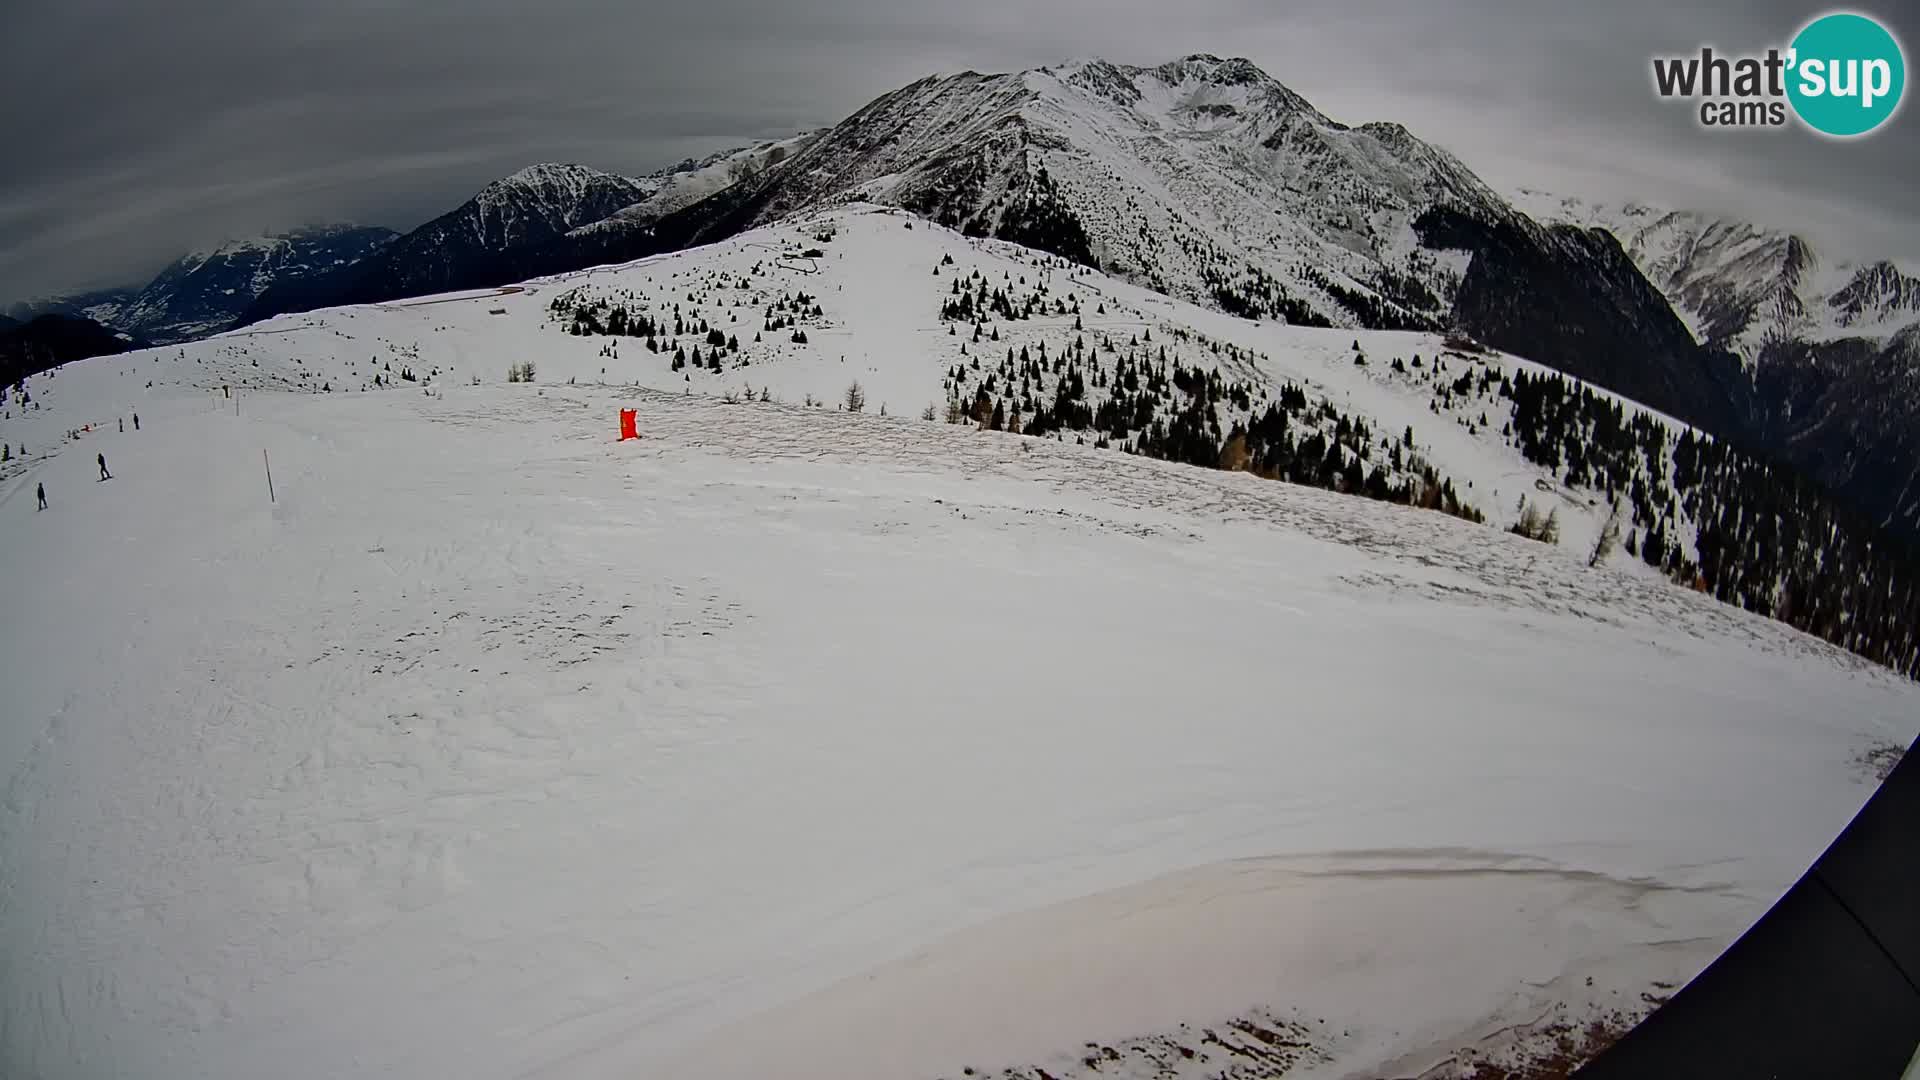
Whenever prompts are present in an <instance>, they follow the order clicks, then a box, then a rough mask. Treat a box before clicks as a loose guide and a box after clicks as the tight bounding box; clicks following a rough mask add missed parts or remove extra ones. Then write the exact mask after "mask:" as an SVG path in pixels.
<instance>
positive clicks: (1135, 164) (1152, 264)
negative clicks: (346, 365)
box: [66, 54, 1920, 537]
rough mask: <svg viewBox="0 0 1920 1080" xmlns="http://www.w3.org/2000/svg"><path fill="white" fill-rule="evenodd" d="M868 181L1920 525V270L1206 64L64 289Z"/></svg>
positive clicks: (360, 292) (886, 192)
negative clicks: (1371, 338) (1737, 452)
mask: <svg viewBox="0 0 1920 1080" xmlns="http://www.w3.org/2000/svg"><path fill="white" fill-rule="evenodd" d="M852 199H865V200H871V201H877V202H881V203H886V204H891V205H895V206H899V207H902V208H905V209H907V210H910V211H913V212H914V213H917V214H920V215H922V216H924V217H926V218H929V219H932V220H935V221H938V222H941V223H943V224H947V225H950V226H952V227H955V228H958V229H961V230H963V231H965V232H967V233H970V234H973V235H986V236H993V237H997V238H1001V239H1006V240H1011V241H1014V242H1017V243H1020V244H1023V245H1026V246H1029V247H1033V248H1037V249H1041V250H1044V251H1047V252H1049V253H1052V254H1055V255H1059V256H1062V257H1065V258H1068V259H1071V260H1073V261H1076V262H1079V263H1082V264H1085V265H1088V266H1091V267H1097V268H1100V269H1102V270H1104V271H1106V272H1108V273H1112V274H1115V275H1117V276H1121V277H1125V278H1128V279H1131V280H1133V281H1135V282H1138V283H1140V284H1144V285H1147V286H1149V287H1151V288H1153V289H1155V290H1158V291H1160V292H1163V293H1166V294H1168V295H1171V296H1175V297H1179V298H1183V299H1189V300H1197V301H1199V302H1202V303H1205V304H1209V305H1212V306H1215V307H1218V308H1220V309H1222V310H1225V311H1227V312H1231V313H1234V314H1237V315H1241V316H1244V317H1248V318H1256V319H1273V320H1284V321H1287V322H1292V323H1302V324H1312V325H1321V326H1340V327H1356V328H1362V327H1363V328H1369V329H1419V330H1441V331H1449V332H1454V333H1458V334H1462V335H1466V336H1470V337H1473V338H1475V339H1478V340H1480V341H1482V342H1484V343H1486V344H1488V345H1492V346H1495V347H1497V348H1500V349H1504V350H1506V351H1509V352H1512V353H1515V354H1518V355H1520V356H1524V357H1527V358H1530V359H1533V360H1536V361H1538V362H1541V363H1545V364H1548V365H1550V366H1553V367H1555V368H1558V369H1560V370H1563V371H1566V372H1567V373H1569V374H1572V375H1575V376H1578V377H1580V378H1582V379H1585V380H1587V381H1590V382H1593V383H1596V384H1599V385H1601V386H1605V387H1607V388H1609V389H1612V390H1615V391H1617V392H1619V393H1622V394H1624V395H1626V396H1628V397H1631V398H1633V399H1636V400H1638V401H1641V402H1643V403H1645V404H1647V405H1649V406H1651V407H1653V408H1656V409H1659V410H1661V411H1663V412H1666V413H1668V414H1670V415H1673V416H1675V417H1678V418H1680V419H1682V420H1685V421H1687V422H1689V423H1691V424H1694V425H1696V426H1698V427H1700V428H1702V429H1703V430H1706V431H1708V432H1710V433H1713V434H1715V435H1717V436H1719V437H1721V438H1725V439H1729V440H1733V441H1736V442H1739V443H1741V444H1742V445H1745V446H1749V447H1751V448H1754V449H1757V450H1760V451H1763V452H1766V453H1769V454H1772V455H1775V456H1778V457H1780V458H1783V459H1784V460H1787V461H1789V462H1791V463H1794V464H1796V465H1798V466H1800V467H1802V468H1803V469H1805V470H1807V471H1809V472H1810V473H1812V474H1813V475H1815V476H1816V477H1817V478H1819V479H1820V480H1821V481H1822V482H1823V483H1825V484H1826V485H1828V486H1829V487H1830V488H1831V489H1832V490H1835V491H1837V492H1839V493H1841V494H1842V495H1843V496H1844V497H1845V498H1846V499H1847V500H1848V501H1850V502H1851V503H1852V504H1853V505H1855V506H1856V507H1858V508H1859V509H1860V510H1862V511H1864V512H1865V513H1867V514H1868V515H1870V516H1871V517H1872V518H1873V519H1874V520H1875V521H1877V522H1879V523H1881V524H1883V525H1886V526H1890V527H1893V528H1895V529H1897V530H1899V531H1900V532H1902V533H1904V534H1906V535H1908V536H1909V537H1920V445H1916V439H1920V434H1916V433H1920V404H1916V403H1917V402H1920V394H1916V393H1915V392H1914V391H1915V389H1920V387H1916V386H1915V379H1916V375H1915V373H1916V371H1920V362H1916V356H1917V355H1920V354H1917V353H1916V347H1917V346H1920V331H1916V330H1915V329H1914V326H1915V324H1916V322H1920V279H1917V278H1916V277H1914V276H1912V275H1910V274H1908V273H1907V272H1906V271H1904V270H1902V269H1901V268H1900V267H1899V266H1897V265H1895V264H1893V263H1890V262H1870V263H1863V264H1858V265H1852V264H1847V263H1842V262H1829V261H1826V260H1823V259H1822V258H1821V257H1820V256H1819V255H1817V254H1816V253H1815V252H1814V251H1813V249H1812V247H1811V245H1809V244H1808V243H1807V242H1806V241H1804V240H1803V239H1801V238H1799V237H1797V236H1794V235H1792V234H1791V233H1787V232H1783V231H1779V230H1772V229H1768V228H1764V227H1761V226H1757V225H1753V224H1749V223H1743V222H1738V221H1730V220H1726V219H1719V218H1712V217H1708V216H1704V215H1698V214H1690V213H1685V212H1676V211H1667V210H1659V209H1655V208H1650V207H1645V206H1620V207H1604V206H1598V205H1595V204H1588V203H1582V202H1579V201H1576V200H1566V199H1557V198H1554V197H1551V196H1543V195H1540V194H1538V193H1533V192H1523V193H1519V194H1518V195H1516V196H1515V197H1512V198H1509V197H1507V196H1505V195H1502V194H1501V193H1499V192H1496V191H1495V190H1493V189H1492V188H1491V187H1489V186H1488V185H1487V184H1485V183H1484V182H1482V181H1481V180H1480V179H1479V178H1478V177H1477V176H1475V175H1474V173H1473V172H1472V171H1471V170H1470V169H1469V168H1468V167H1467V166H1466V165H1464V164H1463V163H1461V162H1460V161H1459V160H1458V159H1456V158H1455V157H1453V156H1452V155H1451V154H1449V153H1447V152H1446V151H1445V150H1442V149H1440V148H1438V147H1435V146H1432V145H1430V144H1428V143H1425V142H1423V141H1421V140H1420V139H1418V138H1416V137H1415V136H1413V135H1412V134H1411V133H1409V132H1408V131H1407V130H1406V129H1405V128H1403V127H1401V126H1399V125H1397V124H1392V123H1368V124H1362V125H1359V126H1350V125H1347V124H1344V123H1340V122H1338V121H1335V120H1333V119H1331V118H1329V117H1328V116H1326V115H1325V114H1323V113H1321V112H1320V111H1319V110H1318V109H1316V108H1315V107H1314V106H1313V105H1312V104H1310V103H1309V102H1307V101H1306V100H1305V99H1303V98H1302V97H1300V96H1299V95H1298V94H1296V93H1294V92H1293V91H1292V90H1290V89H1288V88H1287V87H1286V86H1284V85H1282V84H1281V83H1279V82H1277V81H1276V80H1274V79H1272V78H1271V77H1269V76H1268V75H1267V74H1266V73H1264V72H1262V71H1261V70H1260V69H1259V68H1257V67H1255V66H1254V65H1253V64H1251V63H1249V62H1248V61H1246V60H1241V59H1221V58H1219V57H1215V56H1210V55H1204V54H1200V55H1194V56H1189V57H1185V58H1183V59H1180V60H1177V61H1174V62H1171V63H1168V64H1163V65H1159V66H1155V67H1131V66H1124V65H1118V64H1112V63H1108V62H1105V61H1100V60H1091V61H1083V62H1076V63H1070V64H1065V65H1059V66H1055V67H1048V68H1039V69H1035V70H1031V71H1025V72H1018V73H1011V74H997V75H987V74H979V73H975V72H965V73H962V74H958V75H949V76H942V77H933V78H927V79H922V80H920V81H918V82H915V83H913V84H911V85H909V86H906V87H903V88H901V89H899V90H896V91H893V92H891V93H888V94H885V95H882V96H881V97H879V98H877V99H876V100H874V101H873V102H872V103H870V104H868V105H867V106H866V107H864V108H862V109H860V110H859V111H858V112H856V113H854V114H853V115H852V116H850V117H848V118H847V119H845V120H844V121H842V122H841V123H839V124H837V125H835V126H834V127H832V128H830V129H827V130H825V131H821V132H812V133H807V134H804V135H801V136H798V137H796V138H793V139H789V140H785V141H782V142H768V143H761V144H758V145H755V146H750V147H743V148H740V149H737V150H732V151H728V152H725V153H722V154H717V155H714V156H712V157H709V158H705V159H700V160H689V161H685V162H681V163H680V164H678V165H676V166H673V167H670V168H668V169H663V170H660V171H659V172H656V173H653V174H651V175H649V176H645V177H625V176H619V175H615V174H612V173H607V172H602V171H600V170H597V169H592V168H588V167H586V166H582V165H562V164H543V165H535V166H530V167H528V168H526V169H523V170H521V171H520V172H518V173H515V174H514V175H512V176H509V177H506V178H503V179H501V180H498V181H495V182H494V183H491V184H489V185H487V186H486V187H485V188H483V189H482V190H481V191H480V192H478V193H477V194H476V195H475V196H474V197H473V198H472V199H469V200H468V201H467V202H466V203H464V204H462V205H461V206H459V207H457V208H455V209H454V210H452V211H451V212H449V213H447V214H445V215H443V216H441V217H439V218H436V219H434V220H433V221H431V222H428V223H427V224H425V225H423V226H421V227H420V228H418V229H415V230H413V231H412V232H409V233H407V234H406V235H404V236H399V237H394V236H392V234H390V233H387V232H385V230H355V229H350V228H346V227H340V228H337V229H335V230H333V231H331V232H327V233H324V235H323V234H320V233H314V234H308V235H309V236H310V237H311V238H312V239H311V241H310V242H309V243H308V245H307V246H306V247H301V246H300V245H299V244H297V243H295V242H294V241H293V240H292V238H291V237H289V238H276V240H275V241H274V242H275V243H282V242H284V243H286V244H287V250H288V251H289V253H290V254H289V256H288V257H286V258H282V259H280V260H278V261H275V260H274V259H273V258H270V257H267V256H266V255H263V254H262V251H263V250H265V249H263V248H262V247H261V245H259V244H258V243H256V244H253V245H246V246H242V247H241V248H240V249H239V250H234V251H229V250H228V249H224V248H223V249H221V252H216V253H213V254H212V255H210V256H204V257H190V259H188V260H183V261H182V263H181V264H178V265H176V266H175V267H174V268H171V269H170V270H169V271H168V272H166V273H163V274H162V275H161V276H160V278H157V279H156V280H155V282H153V283H152V284H150V285H149V286H148V287H147V288H146V289H144V290H141V291H140V292H139V293H138V294H135V295H132V296H126V295H122V294H118V293H106V294H94V295H90V296H86V297H75V298H70V299H69V300H68V301H66V303H67V304H68V305H69V306H68V308H67V310H71V311H74V312H77V313H81V314H86V315H88V316H90V317H93V318H95V319H97V320H98V321H101V322H104V323H106V324H108V325H112V326H115V327H117V328H120V329H125V330H128V331H129V332H132V333H135V334H137V335H139V336H143V337H146V338H148V339H150V340H155V341H168V340H178V339H179V338H181V337H187V336H193V335H195V334H202V333H206V332H210V331H212V330H216V329H219V328H221V327H222V326H225V325H231V324H233V323H234V322H236V321H240V322H249V321H257V320H259V319H262V318H267V317H271V316H273V315H276V314H282V313H286V312H294V311H302V310H309V309H312V308H317V307H326V306H334V305H339V304H349V303H370V302H380V301H385V300H391V299H396V298H400V297H405V296H416V295H426V294H431V293H436V292H443V291H450V290H455V289H463V288H472V287H484V286H492V285H498V284H505V283H509V282H514V281H519V280H524V279H526V278H530V277H536V276H540V275H545V274H551V273H560V272H565V271H570V270H575V269H579V268H581V267H585V266H591V265H597V264H604V263H616V262H624V261H628V260H632V259H635V258H639V257H643V256H647V255H652V254H657V253H660V252H664V251H671V250H678V249H681V248H685V247H688V246H692V245H695V244H701V243H708V242H713V241H717V240H721V239H724V238H727V237H730V236H733V235H736V234H738V233H739V232H741V231H743V230H746V229H749V228H753V227H756V226H759V225H763V224H766V223H768V222H771V221H775V220H779V219H781V218H783V217H785V216H788V215H790V214H792V213H794V212H797V211H802V210H807V209H812V208H818V207H822V206H827V205H833V204H836V203H840V202H845V201H848V200H852ZM230 247H231V245H230ZM273 250H278V249H273ZM296 250H297V251H299V252H302V253H303V254H301V255H299V257H293V256H292V254H291V253H292V252H294V251H296ZM196 258H197V259H199V260H200V261H199V262H195V261H193V260H194V259H196ZM210 266H212V267H214V268H216V270H217V272H216V273H208V272H207V270H208V267H210ZM196 277H198V278H199V279H200V280H195V279H196ZM202 282H210V283H212V287H210V288H209V287H205V286H204V285H203V284H202Z"/></svg>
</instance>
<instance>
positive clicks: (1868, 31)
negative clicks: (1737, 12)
mask: <svg viewBox="0 0 1920 1080" xmlns="http://www.w3.org/2000/svg"><path fill="white" fill-rule="evenodd" d="M1790 49H1791V52H1790V53H1789V60H1788V63H1789V64H1790V65H1791V67H1790V69H1789V72H1788V78H1787V99H1788V100H1789V101H1791V102H1792V103H1793V111H1794V112H1796V113H1798V114H1799V115H1800V119H1801V120H1802V121H1804V122H1805V123H1806V125H1807V126H1808V127H1810V128H1812V129H1814V130H1815V131H1818V132H1820V133H1821V134H1823V135H1832V136H1835V137H1838V138H1843V139H1844V138H1851V137H1853V136H1855V135H1865V134H1866V133H1867V132H1869V131H1872V130H1873V129H1875V128H1877V127H1879V126H1880V125H1881V124H1884V123H1886V122H1887V121H1888V120H1890V119H1892V117H1893V114H1894V113H1895V112H1896V111H1898V110H1899V108H1900V97H1901V95H1902V94H1903V93H1904V92H1905V91H1906V88H1907V61H1906V58H1905V56H1903V55H1902V54H1901V52H1900V42H1899V41H1897V40H1895V39H1894V36H1893V34H1892V33H1890V32H1888V30H1887V28H1886V27H1884V26H1881V25H1880V24H1879V23H1877V22H1875V21H1874V20H1872V19H1869V18H1867V17H1866V16H1865V15H1855V14H1853V13H1852V12H1835V13H1834V14H1831V15H1822V16H1820V17H1819V18H1817V19H1815V20H1813V21H1812V22H1810V23H1808V24H1807V25H1806V26H1805V27H1804V28H1802V29H1801V31H1800V33H1799V34H1798V35H1796V36H1795V37H1794V39H1793V44H1792V45H1791V46H1790Z"/></svg>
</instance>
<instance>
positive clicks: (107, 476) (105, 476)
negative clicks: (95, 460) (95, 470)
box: [99, 454, 113, 480]
mask: <svg viewBox="0 0 1920 1080" xmlns="http://www.w3.org/2000/svg"><path fill="white" fill-rule="evenodd" d="M99 459H100V479H102V480H111V479H113V474H112V473H110V472H108V471H107V455H105V454H101V455H99Z"/></svg>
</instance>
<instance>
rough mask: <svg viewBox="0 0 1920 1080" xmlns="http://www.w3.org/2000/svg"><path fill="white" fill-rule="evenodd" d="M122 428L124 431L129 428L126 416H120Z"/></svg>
mask: <svg viewBox="0 0 1920 1080" xmlns="http://www.w3.org/2000/svg"><path fill="white" fill-rule="evenodd" d="M120 430H121V432H123V433H124V432H125V431H126V430H127V418H126V417H124V416H123V417H121V418H120Z"/></svg>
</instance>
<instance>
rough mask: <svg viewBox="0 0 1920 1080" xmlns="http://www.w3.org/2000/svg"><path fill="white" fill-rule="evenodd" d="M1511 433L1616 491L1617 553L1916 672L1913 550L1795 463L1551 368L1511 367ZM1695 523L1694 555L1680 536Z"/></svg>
mask: <svg viewBox="0 0 1920 1080" xmlns="http://www.w3.org/2000/svg"><path fill="white" fill-rule="evenodd" d="M1503 383H1504V385H1503V387H1502V392H1503V393H1504V394H1506V395H1508V396H1511V397H1512V399H1513V420H1512V423H1511V426H1510V428H1509V429H1508V431H1507V436H1508V438H1509V439H1510V440H1511V441H1512V443H1513V445H1514V446H1516V447H1517V448H1518V449H1519V451H1520V453H1521V454H1523V455H1524V456H1525V457H1526V459H1527V460H1528V461H1531V462H1533V463H1534V464H1536V465H1539V466H1541V467H1543V468H1546V469H1549V470H1551V471H1552V472H1554V473H1555V474H1556V475H1558V476H1559V477H1560V478H1561V479H1562V480H1563V481H1564V482H1565V483H1566V484H1567V486H1569V487H1575V488H1585V489H1587V490H1590V491H1594V492H1596V493H1598V494H1601V495H1603V496H1605V497H1606V498H1608V499H1613V500H1618V502H1619V505H1621V507H1622V508H1623V512H1622V517H1624V518H1625V519H1626V523H1627V534H1626V540H1625V548H1626V551H1627V552H1628V553H1629V554H1631V555H1633V556H1634V557H1636V558H1639V559H1642V560H1644V561H1645V562H1646V563H1647V565H1649V566H1652V567H1655V568H1657V569H1659V570H1661V571H1662V572H1664V573H1665V574H1666V575H1667V576H1669V577H1671V578H1672V579H1673V580H1675V581H1677V582H1680V583H1681V584H1684V585H1687V586H1690V587H1692V588H1696V589H1699V590H1701V591H1703V592H1707V593H1711V594H1712V595H1713V596H1715V597H1717V598H1718V599H1720V600H1722V601H1724V602H1726V603H1729V604H1734V605H1737V606H1739V607H1742V608H1745V609H1746V610H1748V611H1751V612H1754V613H1756V614H1760V615H1765V616H1768V617H1771V618H1775V619H1778V620H1780V621H1782V622H1785V623H1787V624H1788V625H1791V626H1793V627H1795V628H1797V629H1800V630H1803V631H1805V632H1807V633H1809V634H1812V635H1814V636H1816V637H1819V638H1823V639H1825V640H1827V641H1830V642H1832V643H1833V644H1835V645H1838V646H1840V647H1842V648H1844V649H1848V650H1850V651H1852V652H1855V653H1858V654H1859V655H1861V656H1864V657H1866V658H1867V659H1869V660H1873V661H1875V662H1877V663H1881V664H1885V665H1887V666H1888V667H1891V668H1893V669H1894V670H1896V671H1899V672H1901V673H1902V674H1904V675H1907V676H1909V677H1920V558H1916V553H1915V552H1914V551H1913V550H1911V549H1910V548H1909V547H1907V546H1906V545H1904V544H1902V543H1901V542H1900V541H1899V540H1898V539H1897V538H1895V537H1893V536H1891V535H1889V534H1887V533H1885V532H1883V531H1881V530H1880V529H1878V528H1876V527H1875V526H1874V525H1873V524H1872V523H1871V522H1869V521H1866V520H1865V519H1863V518H1861V517H1859V516H1858V515H1855V514H1853V513H1851V512H1849V511H1847V510H1845V509H1844V508H1842V507H1840V506H1838V505H1837V504H1836V503H1835V502H1834V500H1833V499H1832V498H1830V497H1829V496H1827V495H1826V494H1825V493H1824V492H1822V491H1821V490H1820V488H1819V487H1818V486H1817V485H1816V484H1814V483H1813V482H1812V481H1811V480H1809V479H1807V478H1806V477H1805V476H1803V475H1801V474H1800V473H1798V472H1796V471H1794V470H1792V469H1789V468H1786V467H1784V466H1781V465H1779V464H1776V463H1774V462H1772V461H1769V460H1767V459H1765V458H1763V457H1759V456H1756V455H1753V454H1750V453H1746V452H1744V451H1742V450H1740V449H1739V448H1737V447H1735V446H1732V445H1730V444H1728V443H1727V442H1725V441H1723V440H1719V439H1712V438H1707V437H1704V436H1701V435H1697V434H1695V433H1694V432H1693V431H1691V430H1686V431H1683V432H1682V433H1681V434H1680V435H1679V436H1678V437H1677V438H1675V437H1673V436H1672V435H1671V433H1670V430H1669V428H1668V426H1667V424H1666V423H1665V422H1662V421H1659V420H1656V419H1655V418H1653V417H1652V416H1649V415H1648V414H1647V413H1645V412H1642V411H1639V410H1635V411H1634V412H1633V413H1632V414H1631V415H1629V414H1628V412H1627V410H1626V409H1625V408H1624V407H1623V406H1622V405H1621V403H1620V402H1619V401H1618V400H1616V399H1614V398H1611V397H1608V396H1606V395H1602V394H1598V393H1595V392H1594V391H1593V390H1592V389H1591V388H1589V387H1587V386H1584V385H1581V384H1576V383H1574V382H1573V381H1572V380H1569V379H1567V378H1565V377H1563V376H1560V375H1554V374H1535V375H1528V374H1527V373H1526V372H1518V373H1516V374H1515V375H1514V376H1513V377H1512V378H1511V380H1503ZM1687 523H1691V525H1692V526H1693V530H1692V531H1693V541H1692V545H1691V546H1692V552H1691V553H1689V552H1688V550H1687V548H1688V545H1687V543H1686V541H1685V536H1684V534H1685V532H1686V531H1687V530H1686V524H1687Z"/></svg>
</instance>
